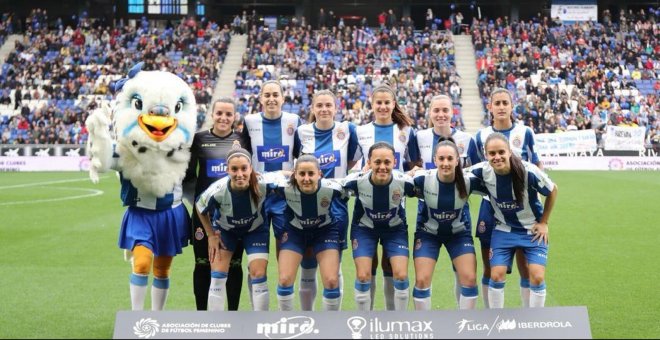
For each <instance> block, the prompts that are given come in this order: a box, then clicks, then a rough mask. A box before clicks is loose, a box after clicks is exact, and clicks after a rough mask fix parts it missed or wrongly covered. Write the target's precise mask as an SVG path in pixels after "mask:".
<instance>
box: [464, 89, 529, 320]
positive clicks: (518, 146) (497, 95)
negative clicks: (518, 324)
mask: <svg viewBox="0 0 660 340" xmlns="http://www.w3.org/2000/svg"><path fill="white" fill-rule="evenodd" d="M512 103H513V98H512V97H511V93H509V91H507V90H505V89H501V88H497V89H494V90H493V92H492V93H491V94H490V102H489V104H488V110H489V111H490V115H491V126H489V127H486V128H483V129H481V130H479V131H478V132H477V134H476V136H475V140H476V143H477V151H478V152H479V156H480V157H479V158H480V159H481V160H482V161H485V160H486V157H485V156H484V145H485V144H486V139H487V138H488V136H490V135H491V134H492V133H495V132H499V133H501V134H503V135H504V136H506V137H507V138H508V139H509V144H510V147H511V150H512V151H513V152H514V153H516V155H517V156H518V157H520V158H521V159H522V160H524V161H528V162H530V163H533V164H536V165H537V166H538V167H539V168H541V161H540V160H539V157H538V155H537V154H536V152H535V151H534V132H533V131H532V129H530V128H529V127H528V126H524V125H522V124H516V123H515V122H514V118H513V106H512V105H513V104H512ZM494 227H495V218H494V211H493V208H492V206H491V204H490V203H489V202H488V201H487V200H486V199H484V200H482V202H481V208H480V209H479V222H478V223H477V228H476V229H477V231H476V236H477V237H478V238H479V241H480V242H481V250H482V251H481V257H482V260H483V263H484V273H483V277H482V278H481V285H482V288H483V291H484V292H485V291H486V289H487V288H488V282H490V277H491V276H490V264H489V263H490V261H489V259H488V254H489V251H488V250H489V249H490V248H491V246H490V237H491V233H492V231H493V228H494ZM522 255H523V254H522V253H521V252H518V255H516V263H517V265H518V272H519V273H520V296H521V299H522V302H523V307H529V272H528V271H527V262H526V260H525V258H524V257H523V256H522ZM483 298H484V305H485V306H486V308H488V306H489V303H488V295H487V294H483Z"/></svg>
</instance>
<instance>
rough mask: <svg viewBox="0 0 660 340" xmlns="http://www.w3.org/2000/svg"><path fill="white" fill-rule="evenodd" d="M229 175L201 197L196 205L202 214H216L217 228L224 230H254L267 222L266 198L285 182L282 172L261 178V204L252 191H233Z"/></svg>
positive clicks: (210, 187) (213, 216) (215, 222)
mask: <svg viewBox="0 0 660 340" xmlns="http://www.w3.org/2000/svg"><path fill="white" fill-rule="evenodd" d="M230 180H231V178H230V177H229V176H227V177H224V178H221V179H219V180H217V181H215V182H214V183H213V184H211V185H210V186H209V187H208V189H206V190H205V191H204V192H203V193H202V194H201V195H200V196H199V197H198V198H197V202H196V203H195V205H196V206H197V210H198V211H200V212H201V213H208V212H210V213H211V214H212V219H211V221H212V223H213V226H214V228H222V229H224V230H232V229H248V231H252V230H254V229H256V228H257V227H259V226H260V225H262V224H263V223H264V215H265V211H264V206H263V203H264V201H265V200H266V196H268V194H269V193H270V192H272V191H273V189H274V188H275V186H276V183H278V182H280V181H283V180H284V177H283V176H282V175H281V174H280V173H279V172H278V173H268V174H264V175H263V176H262V175H259V176H258V180H259V192H260V194H261V196H260V197H259V202H257V203H256V204H255V202H254V201H253V200H252V197H251V196H250V191H249V190H244V191H232V190H231V189H230Z"/></svg>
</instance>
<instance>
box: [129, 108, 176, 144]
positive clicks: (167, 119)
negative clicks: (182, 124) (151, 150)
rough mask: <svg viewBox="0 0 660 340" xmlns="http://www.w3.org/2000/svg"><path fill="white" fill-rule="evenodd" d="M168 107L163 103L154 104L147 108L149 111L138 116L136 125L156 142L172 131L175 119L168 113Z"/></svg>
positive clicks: (174, 126) (162, 139) (174, 127)
mask: <svg viewBox="0 0 660 340" xmlns="http://www.w3.org/2000/svg"><path fill="white" fill-rule="evenodd" d="M169 114H170V109H168V108H167V107H166V106H163V105H155V106H153V107H152V108H151V109H149V113H146V114H142V115H140V116H139V117H138V125H140V128H141V129H142V130H143V131H144V132H146V133H147V136H149V138H151V139H153V140H154V141H156V142H162V141H164V140H165V139H167V137H168V136H169V135H170V134H171V133H172V132H174V130H175V129H176V126H177V120H176V118H174V117H171V116H170V115H169Z"/></svg>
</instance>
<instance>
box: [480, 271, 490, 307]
mask: <svg viewBox="0 0 660 340" xmlns="http://www.w3.org/2000/svg"><path fill="white" fill-rule="evenodd" d="M489 281H490V278H488V277H485V276H482V277H481V297H482V298H483V299H484V308H485V309H488V308H490V304H489V303H488V282H489Z"/></svg>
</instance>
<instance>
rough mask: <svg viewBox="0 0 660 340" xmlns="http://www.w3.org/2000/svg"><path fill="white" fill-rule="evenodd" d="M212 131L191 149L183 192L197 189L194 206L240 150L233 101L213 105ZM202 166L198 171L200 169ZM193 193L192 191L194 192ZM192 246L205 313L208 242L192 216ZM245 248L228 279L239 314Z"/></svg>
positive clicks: (197, 136)
mask: <svg viewBox="0 0 660 340" xmlns="http://www.w3.org/2000/svg"><path fill="white" fill-rule="evenodd" d="M212 107H213V110H212V113H211V120H212V122H213V126H212V127H211V128H210V129H207V130H203V131H200V132H198V133H196V134H195V138H194V139H193V144H192V146H191V149H190V152H191V154H192V155H191V158H190V163H189V165H188V171H187V173H186V178H185V179H184V188H185V189H186V191H188V187H192V186H194V192H195V194H194V199H193V200H192V202H193V203H194V202H195V201H196V200H197V198H198V197H199V195H201V194H202V192H204V190H206V189H207V188H208V187H209V185H211V183H213V182H215V181H217V180H218V179H221V178H223V177H225V176H227V160H226V157H227V153H228V152H229V151H231V150H233V149H237V148H240V147H241V144H240V141H239V139H240V135H239V134H238V133H236V132H235V131H234V126H235V123H236V104H235V103H234V101H233V100H232V99H231V98H220V99H218V100H216V101H215V103H213V106H212ZM198 166H199V169H198ZM191 189H192V188H191ZM192 221H193V224H192V238H191V243H192V245H193V250H194V251H195V270H194V272H193V290H194V293H195V303H196V305H197V310H206V307H207V306H206V302H207V300H208V294H209V284H210V283H211V266H210V262H209V251H208V241H207V239H206V233H205V232H204V227H203V226H202V223H201V222H200V221H199V218H198V217H197V214H196V213H194V211H193V214H192ZM242 257H243V247H242V245H239V246H238V248H237V249H236V251H235V252H234V258H232V261H231V265H230V266H229V273H228V276H227V302H228V307H229V310H238V304H239V302H240V298H241V288H242V282H243V280H242V278H243V268H242V265H241V260H242Z"/></svg>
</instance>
